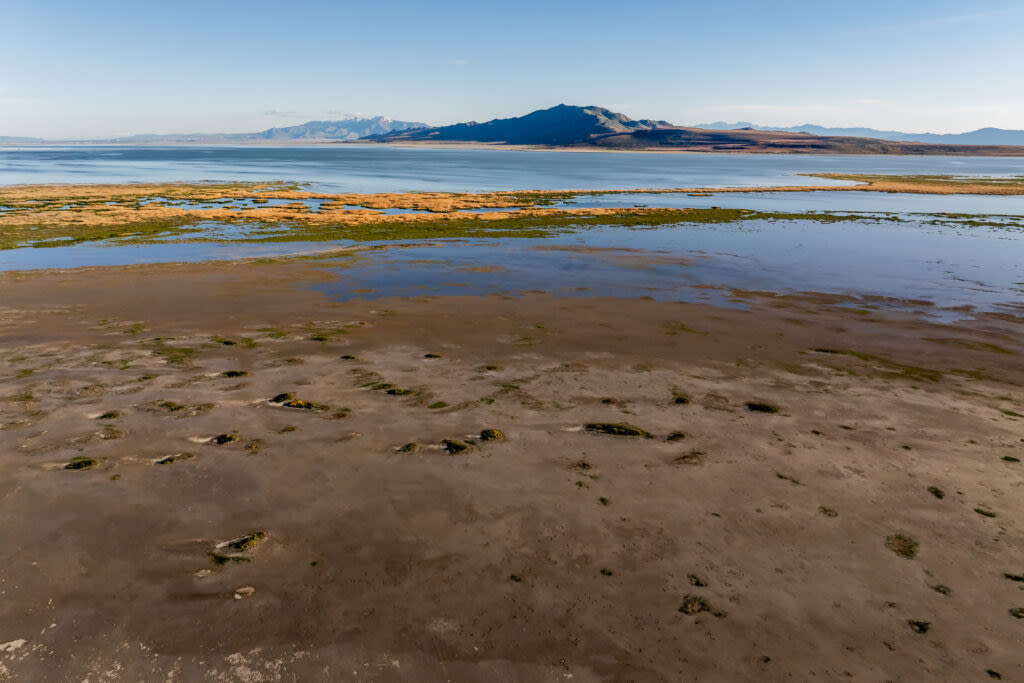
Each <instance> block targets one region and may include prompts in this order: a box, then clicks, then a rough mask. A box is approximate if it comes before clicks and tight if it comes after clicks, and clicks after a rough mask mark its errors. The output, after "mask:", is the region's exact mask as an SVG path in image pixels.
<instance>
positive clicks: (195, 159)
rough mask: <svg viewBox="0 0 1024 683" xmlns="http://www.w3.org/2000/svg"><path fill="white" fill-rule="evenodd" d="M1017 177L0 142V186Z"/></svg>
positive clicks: (658, 184) (395, 187)
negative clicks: (0, 144)
mask: <svg viewBox="0 0 1024 683" xmlns="http://www.w3.org/2000/svg"><path fill="white" fill-rule="evenodd" d="M828 172H837V173H887V174H953V175H958V174H980V175H1017V174H1024V159H1021V158H1016V159H1015V158H998V157H934V156H928V157H895V156H836V155H778V154H741V155H731V154H644V153H621V152H544V151H514V150H491V149H483V150H479V149H424V148H402V147H385V146H376V145H318V146H307V147H263V146H259V147H229V146H210V147H198V146H196V147H192V146H167V147H148V146H146V147H142V146H138V147H129V146H74V147H0V185H11V184H23V183H126V182H140V181H150V182H166V181H200V180H224V181H273V180H288V181H296V182H309V183H313V187H312V189H315V190H322V191H325V192H359V193H369V192H414V191H426V190H435V191H447V192H483V191H487V190H527V189H533V190H540V189H546V190H575V189H628V188H669V187H764V186H769V185H793V184H798V185H827V184H836V182H835V181H827V180H823V179H820V178H819V179H814V178H800V177H799V176H797V175H796V174H799V173H828Z"/></svg>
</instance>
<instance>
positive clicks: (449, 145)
mask: <svg viewBox="0 0 1024 683" xmlns="http://www.w3.org/2000/svg"><path fill="white" fill-rule="evenodd" d="M338 146H353V147H367V148H372V147H395V148H402V149H467V150H500V151H512V152H580V153H606V154H692V155H708V156H723V155H724V156H773V157H774V156H795V157H805V156H807V157H810V156H821V157H880V156H881V157H953V158H961V157H962V158H979V159H991V158H1007V157H1009V158H1018V157H1024V149H1021V150H1013V151H1010V152H1006V153H991V154H968V153H956V154H938V153H936V154H922V153H920V152H917V153H911V152H908V153H906V154H889V153H860V154H850V153H843V152H822V151H821V150H808V151H782V150H779V151H765V150H752V151H743V150H698V149H670V148H664V147H637V148H606V147H598V146H592V147H588V146H545V145H508V144H504V143H487V142H460V141H451V142H429V141H423V142H412V141H407V142H367V141H361V140H352V141H348V140H287V141H284V140H246V141H230V142H229V141H221V142H214V141H210V142H181V141H178V142H172V141H166V142H92V141H89V142H45V143H9V144H2V145H0V150H2V149H4V148H46V147H325V148H330V147H338Z"/></svg>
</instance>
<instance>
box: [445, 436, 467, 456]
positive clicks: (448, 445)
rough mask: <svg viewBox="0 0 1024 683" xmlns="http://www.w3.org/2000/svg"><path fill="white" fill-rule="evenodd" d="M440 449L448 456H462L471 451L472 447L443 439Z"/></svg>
mask: <svg viewBox="0 0 1024 683" xmlns="http://www.w3.org/2000/svg"><path fill="white" fill-rule="evenodd" d="M441 448H443V449H444V450H445V452H447V453H448V455H464V454H466V453H469V451H470V450H472V446H470V445H469V444H465V443H462V442H461V441H456V440H455V439H445V440H444V441H442V442H441Z"/></svg>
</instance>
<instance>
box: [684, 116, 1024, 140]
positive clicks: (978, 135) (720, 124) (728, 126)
mask: <svg viewBox="0 0 1024 683" xmlns="http://www.w3.org/2000/svg"><path fill="white" fill-rule="evenodd" d="M694 128H704V129H708V130H740V129H747V128H749V129H751V130H773V131H780V132H784V133H810V134H812V135H841V136H844V137H856V138H877V139H880V140H898V141H900V142H929V143H935V144H947V145H950V144H953V145H1024V130H1007V129H1005V128H979V129H978V130H972V131H969V132H967V133H903V132H900V131H897V130H877V129H875V128H828V127H825V126H817V125H815V124H813V123H805V124H803V125H802V126H788V127H787V126H758V125H756V124H753V123H747V122H745V121H740V122H737V123H726V122H724V121H716V122H714V123H699V124H697V125H696V126H694Z"/></svg>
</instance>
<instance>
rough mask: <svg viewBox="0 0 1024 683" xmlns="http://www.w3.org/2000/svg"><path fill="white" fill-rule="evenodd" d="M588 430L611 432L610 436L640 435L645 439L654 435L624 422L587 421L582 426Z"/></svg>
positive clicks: (602, 432) (596, 432) (603, 432)
mask: <svg viewBox="0 0 1024 683" xmlns="http://www.w3.org/2000/svg"><path fill="white" fill-rule="evenodd" d="M583 428H584V429H585V430H586V431H588V432H593V433H595V434H611V435H612V436H641V437H643V438H645V439H653V438H654V435H653V434H651V433H650V432H645V431H644V430H642V429H640V428H639V427H634V426H633V425H631V424H628V423H626V422H589V423H587V424H586V425H584V427H583Z"/></svg>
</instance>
